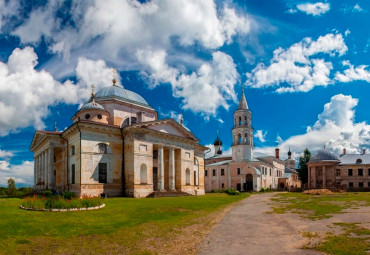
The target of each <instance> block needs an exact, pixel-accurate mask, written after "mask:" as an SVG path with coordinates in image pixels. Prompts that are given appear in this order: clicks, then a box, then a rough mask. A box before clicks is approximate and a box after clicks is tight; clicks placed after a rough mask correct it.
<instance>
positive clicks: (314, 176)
mask: <svg viewBox="0 0 370 255" xmlns="http://www.w3.org/2000/svg"><path fill="white" fill-rule="evenodd" d="M316 182H317V181H316V167H315V166H314V167H313V188H314V189H316V188H317V184H316Z"/></svg>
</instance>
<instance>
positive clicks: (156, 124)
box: [141, 119, 198, 141]
mask: <svg viewBox="0 0 370 255" xmlns="http://www.w3.org/2000/svg"><path fill="white" fill-rule="evenodd" d="M141 127H143V128H147V129H150V130H154V131H158V132H161V133H165V134H171V135H175V136H179V137H183V138H187V139H192V140H195V141H198V139H197V138H196V137H195V136H194V135H193V134H192V133H191V132H190V131H189V130H187V129H186V128H185V127H183V126H182V125H180V124H179V123H177V122H176V121H175V120H173V119H167V120H160V121H153V122H151V123H147V124H146V123H143V124H142V125H141Z"/></svg>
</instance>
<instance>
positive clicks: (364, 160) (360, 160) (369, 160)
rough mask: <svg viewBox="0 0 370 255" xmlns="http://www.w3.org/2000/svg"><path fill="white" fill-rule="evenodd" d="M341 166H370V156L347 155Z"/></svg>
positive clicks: (341, 159)
mask: <svg viewBox="0 0 370 255" xmlns="http://www.w3.org/2000/svg"><path fill="white" fill-rule="evenodd" d="M339 159H340V165H355V164H357V165H368V164H370V154H345V155H342V156H341V157H340V158H339Z"/></svg>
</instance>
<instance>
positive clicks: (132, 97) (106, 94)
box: [95, 86, 148, 105]
mask: <svg viewBox="0 0 370 255" xmlns="http://www.w3.org/2000/svg"><path fill="white" fill-rule="evenodd" d="M111 97H113V98H118V99H123V100H125V101H131V102H134V103H139V104H142V105H148V103H147V102H146V101H145V99H144V98H143V97H142V96H140V95H139V94H137V93H135V92H132V91H130V90H127V89H124V88H122V87H118V86H109V87H105V88H102V89H100V90H99V91H98V92H97V93H96V94H95V98H96V99H97V100H99V99H104V98H111Z"/></svg>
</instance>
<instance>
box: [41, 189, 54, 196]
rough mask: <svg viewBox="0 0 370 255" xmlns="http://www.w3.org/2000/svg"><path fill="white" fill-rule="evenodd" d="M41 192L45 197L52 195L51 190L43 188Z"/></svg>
mask: <svg viewBox="0 0 370 255" xmlns="http://www.w3.org/2000/svg"><path fill="white" fill-rule="evenodd" d="M43 194H44V196H45V197H51V196H52V195H53V192H51V190H45V191H44V192H43Z"/></svg>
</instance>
